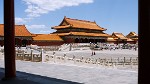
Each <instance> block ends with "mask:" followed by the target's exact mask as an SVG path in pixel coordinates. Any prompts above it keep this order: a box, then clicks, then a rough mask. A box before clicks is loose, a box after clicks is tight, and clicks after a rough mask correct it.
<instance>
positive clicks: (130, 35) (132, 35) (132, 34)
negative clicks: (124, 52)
mask: <svg viewBox="0 0 150 84" xmlns="http://www.w3.org/2000/svg"><path fill="white" fill-rule="evenodd" d="M126 37H128V38H130V37H138V35H137V34H136V33H135V32H130V33H129V34H128V35H127V36H126Z"/></svg>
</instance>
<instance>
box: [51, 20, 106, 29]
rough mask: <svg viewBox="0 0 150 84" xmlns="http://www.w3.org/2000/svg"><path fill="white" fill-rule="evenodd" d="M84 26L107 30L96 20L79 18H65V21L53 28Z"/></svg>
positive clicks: (85, 27)
mask: <svg viewBox="0 0 150 84" xmlns="http://www.w3.org/2000/svg"><path fill="white" fill-rule="evenodd" d="M63 22H66V23H67V25H65V26H62V23H63ZM68 27H71V28H83V29H93V30H102V31H104V30H106V29H105V28H102V27H100V26H98V25H97V24H96V22H91V21H86V20H78V19H71V18H66V17H65V18H64V19H63V21H62V22H61V24H60V25H59V26H55V27H52V28H53V29H60V28H68Z"/></svg>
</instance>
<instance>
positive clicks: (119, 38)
mask: <svg viewBox="0 0 150 84" xmlns="http://www.w3.org/2000/svg"><path fill="white" fill-rule="evenodd" d="M112 38H113V39H114V40H115V41H114V42H115V43H116V44H119V43H123V44H126V43H134V40H132V39H130V38H127V37H126V36H124V35H123V34H122V33H118V32H113V33H112Z"/></svg>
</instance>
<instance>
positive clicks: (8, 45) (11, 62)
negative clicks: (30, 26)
mask: <svg viewBox="0 0 150 84" xmlns="http://www.w3.org/2000/svg"><path fill="white" fill-rule="evenodd" d="M14 27H15V26H14V0H4V51H5V53H4V55H5V78H6V79H10V78H14V77H16V66H15V65H16V64H15V30H14Z"/></svg>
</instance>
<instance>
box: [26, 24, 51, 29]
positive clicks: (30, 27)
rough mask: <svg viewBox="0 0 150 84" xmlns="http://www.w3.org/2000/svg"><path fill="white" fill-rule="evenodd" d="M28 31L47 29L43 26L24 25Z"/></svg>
mask: <svg viewBox="0 0 150 84" xmlns="http://www.w3.org/2000/svg"><path fill="white" fill-rule="evenodd" d="M26 27H27V28H28V29H46V28H48V27H47V26H45V25H26Z"/></svg>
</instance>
